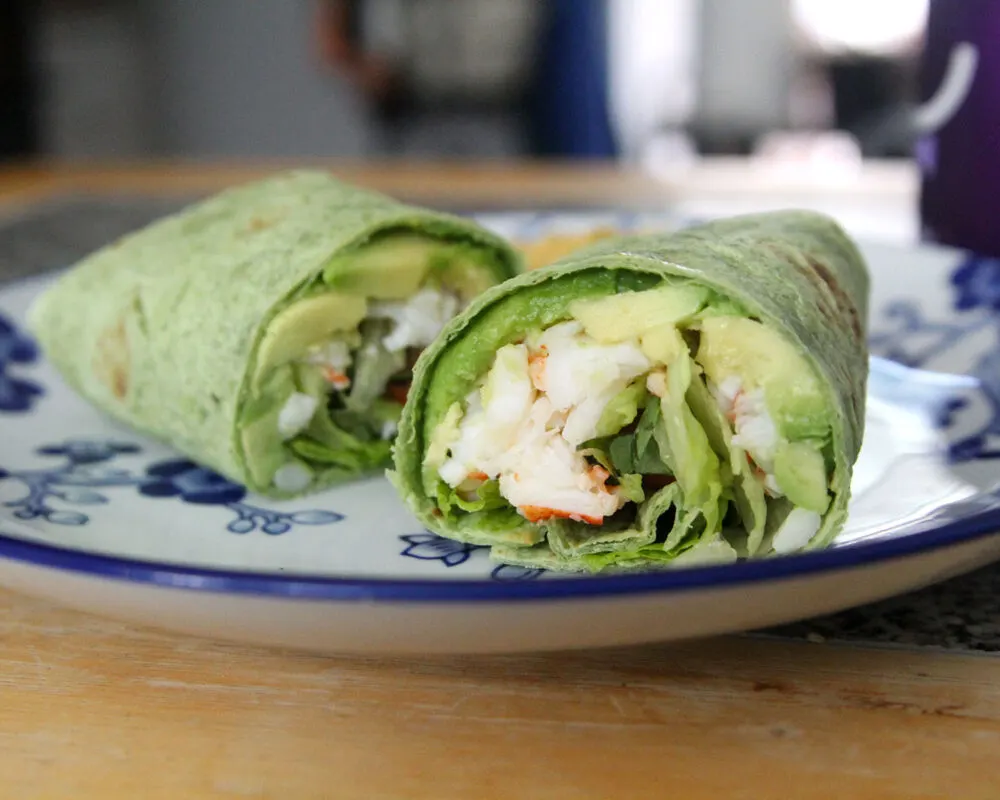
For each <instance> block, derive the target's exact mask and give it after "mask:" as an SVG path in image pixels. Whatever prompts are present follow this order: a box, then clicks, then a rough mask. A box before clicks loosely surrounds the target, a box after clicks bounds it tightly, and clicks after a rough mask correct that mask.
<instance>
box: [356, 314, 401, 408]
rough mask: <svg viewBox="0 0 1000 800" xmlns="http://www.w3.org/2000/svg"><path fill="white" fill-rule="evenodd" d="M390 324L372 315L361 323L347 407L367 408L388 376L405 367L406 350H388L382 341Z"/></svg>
mask: <svg viewBox="0 0 1000 800" xmlns="http://www.w3.org/2000/svg"><path fill="white" fill-rule="evenodd" d="M389 324H390V323H389V322H388V321H386V320H375V319H368V320H365V321H364V322H363V323H361V346H360V347H359V348H358V349H357V350H356V351H355V354H354V376H353V378H352V380H351V389H350V392H349V394H348V395H347V398H346V400H345V403H344V404H345V405H346V406H347V408H348V409H349V410H350V411H355V412H362V411H364V410H366V409H368V408H370V407H371V405H372V403H374V402H375V401H376V400H377V399H378V398H380V397H382V395H383V394H385V387H386V386H387V385H388V384H389V380H390V378H392V377H393V376H394V375H395V374H396V373H398V372H400V371H402V370H403V369H404V368H405V367H406V354H405V353H403V352H398V353H390V352H389V351H388V350H386V349H385V346H384V345H383V344H382V339H383V338H384V337H385V335H386V334H387V333H388V325H389Z"/></svg>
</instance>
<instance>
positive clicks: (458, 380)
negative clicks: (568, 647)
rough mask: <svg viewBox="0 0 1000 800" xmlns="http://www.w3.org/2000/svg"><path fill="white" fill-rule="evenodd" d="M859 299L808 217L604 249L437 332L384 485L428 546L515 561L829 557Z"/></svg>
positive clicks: (855, 425) (533, 278)
mask: <svg viewBox="0 0 1000 800" xmlns="http://www.w3.org/2000/svg"><path fill="white" fill-rule="evenodd" d="M867 293H868V276H867V272H866V268H865V265H864V263H863V261H862V258H861V256H860V255H859V253H858V251H857V249H856V248H855V246H854V245H853V244H852V243H851V241H850V240H849V239H848V238H847V237H846V236H845V234H844V233H843V232H842V231H841V229H840V228H839V227H838V226H837V225H836V223H834V222H833V221H832V220H830V219H828V218H826V217H824V216H821V215H817V214H813V213H808V212H794V211H789V212H780V213H770V214H760V215H752V216H744V217H737V218H733V219H729V220H724V221H719V222H712V223H710V224H707V225H703V226H700V227H696V228H691V229H689V230H687V231H683V232H680V233H677V234H674V235H670V236H638V237H634V238H625V239H618V240H611V241H607V242H604V243H601V244H598V245H595V246H593V247H591V248H589V249H586V250H584V251H580V252H578V253H576V254H574V255H570V256H569V257H567V258H564V259H562V260H561V261H558V262H556V263H554V264H552V265H551V266H548V267H545V268H542V269H540V270H537V271H534V272H528V273H524V274H522V275H520V276H518V277H516V278H514V279H512V280H510V281H507V282H506V283H504V284H502V285H500V286H497V287H495V288H492V289H490V290H488V291H487V292H485V293H484V294H483V295H482V296H481V297H479V298H478V299H477V300H475V301H474V302H473V303H472V304H471V305H470V306H469V308H468V309H466V310H465V311H464V312H463V313H462V314H460V315H459V316H458V317H456V318H455V319H454V320H452V322H451V323H449V324H448V325H447V326H446V327H445V329H444V330H443V332H442V333H441V335H440V336H439V337H438V339H437V341H436V342H435V343H434V344H432V345H431V346H430V347H428V348H427V349H426V350H425V351H424V352H423V355H422V356H421V357H420V360H419V361H418V362H417V366H416V369H415V371H414V382H413V386H412V389H411V392H410V397H409V401H408V404H407V407H406V409H405V410H404V412H403V417H402V420H401V423H400V432H399V437H398V439H397V441H396V444H395V471H394V472H393V473H391V475H390V477H391V478H392V480H393V481H394V483H395V484H396V485H397V487H398V489H399V491H400V493H401V495H402V496H403V497H404V498H405V499H406V501H407V502H408V504H409V506H410V507H411V509H412V510H413V511H414V512H415V513H416V515H417V516H418V517H419V519H420V520H421V521H422V522H423V523H424V524H425V525H427V527H428V528H429V529H431V530H432V531H434V532H436V533H438V534H440V535H442V536H446V537H450V538H453V539H458V540H460V541H464V542H471V543H475V544H480V545H490V546H491V547H492V554H493V556H494V557H495V558H496V559H498V560H500V561H503V562H506V563H510V564H520V565H525V566H530V567H545V568H550V569H557V570H578V571H599V570H602V569H605V568H612V569H625V568H644V567H655V566H666V565H670V564H678V563H686V564H690V563H696V562H715V561H729V560H734V559H737V558H740V557H754V556H765V555H768V554H770V553H784V552H790V551H793V550H799V549H803V548H813V547H820V546H823V545H824V544H826V543H828V542H829V541H830V540H831V539H832V538H833V536H834V535H835V534H836V533H837V532H838V530H840V528H841V527H842V526H843V523H844V521H845V518H846V515H847V504H848V499H849V494H850V482H851V472H852V469H853V465H854V462H855V459H856V458H857V455H858V450H859V447H860V444H861V437H862V433H863V426H864V402H865V385H866V381H867V372H868V357H867V351H866V343H865V324H866V323H865V318H866V308H867Z"/></svg>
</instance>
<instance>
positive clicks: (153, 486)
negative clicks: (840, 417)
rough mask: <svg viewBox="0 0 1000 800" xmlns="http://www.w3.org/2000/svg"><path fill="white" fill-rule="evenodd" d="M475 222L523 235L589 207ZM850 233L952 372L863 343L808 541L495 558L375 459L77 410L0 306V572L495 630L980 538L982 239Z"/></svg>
mask: <svg viewBox="0 0 1000 800" xmlns="http://www.w3.org/2000/svg"><path fill="white" fill-rule="evenodd" d="M486 221H487V223H488V224H490V225H492V226H493V227H495V228H497V229H498V230H500V231H501V232H503V233H506V234H508V235H520V236H522V237H524V236H527V235H541V234H544V233H545V232H548V231H551V230H553V229H559V230H571V229H581V228H586V227H588V226H591V225H594V224H599V223H602V222H606V221H607V220H605V219H600V218H595V217H593V216H589V217H581V216H580V215H574V216H569V215H559V214H545V215H531V214H528V215H525V214H517V215H493V216H490V217H488V218H486ZM613 221H614V222H617V223H618V224H628V225H638V226H643V225H647V224H649V222H650V220H649V219H648V218H639V217H636V216H634V215H630V216H627V217H619V218H617V219H615V220H613ZM864 249H865V251H866V255H867V257H868V259H869V262H870V266H871V269H872V275H873V279H874V281H873V283H874V287H873V296H872V314H871V320H872V322H871V330H872V347H873V352H875V353H881V354H884V355H887V356H889V357H891V358H893V359H895V360H896V361H899V362H902V363H905V364H908V365H910V366H920V367H923V368H927V369H930V370H940V371H942V372H949V373H953V375H943V374H940V373H937V374H935V373H931V372H923V371H917V370H913V369H908V368H906V367H901V366H899V365H897V364H894V363H891V362H887V361H882V360H880V359H875V360H874V361H873V366H872V377H871V385H870V392H869V395H870V396H869V406H868V407H869V412H868V420H867V425H868V430H867V434H866V437H865V445H864V448H863V452H862V456H861V459H860V461H859V463H858V466H857V470H856V475H855V481H854V489H855V498H854V500H853V502H852V505H851V516H850V521H849V523H848V525H847V528H846V529H845V530H844V532H843V534H842V535H841V536H840V537H839V538H838V540H837V542H836V545H835V546H834V547H833V548H831V549H829V550H826V551H824V552H819V553H811V554H807V555H799V556H790V557H783V558H773V559H768V560H764V561H757V562H750V563H742V564H735V565H729V566H719V567H706V568H689V569H677V570H674V571H671V572H665V573H655V574H646V575H625V576H612V577H583V578H581V577H566V576H556V575H552V574H549V573H541V572H540V571H537V570H526V569H522V568H519V567H506V566H498V565H496V564H494V563H491V562H490V560H489V558H488V556H487V553H486V551H485V550H484V549H482V548H478V547H473V546H470V545H463V544H459V543H456V542H451V541H447V540H444V539H440V538H438V537H436V536H433V535H431V534H429V533H427V532H426V531H424V530H422V529H421V528H420V526H419V525H418V524H417V523H416V522H415V521H414V520H413V519H412V518H411V517H410V515H409V514H408V513H407V511H406V510H405V509H404V508H403V506H402V504H401V503H400V502H399V500H398V499H397V498H396V496H395V494H394V493H393V491H392V489H391V488H390V486H389V485H388V483H386V482H385V481H384V480H383V479H380V478H379V479H371V480H367V481H363V482H360V483H357V484H354V485H351V486H348V487H344V488H340V489H335V490H332V491H329V492H327V493H325V494H322V495H319V496H314V497H311V498H308V499H306V500H302V501H297V502H282V503H277V502H273V501H269V500H265V499H261V498H258V497H254V496H251V495H246V494H245V492H244V491H243V489H242V488H241V487H239V486H234V485H232V484H230V483H229V482H227V481H225V480H224V479H221V478H219V477H218V476H215V475H213V474H211V473H209V472H207V471H205V470H202V469H199V468H198V467H196V466H195V465H193V464H190V463H189V462H186V461H184V460H183V458H181V457H180V456H178V454H176V453H174V452H172V451H170V450H169V449H167V448H164V447H163V446H161V445H159V444H156V443H154V442H150V441H148V440H146V439H144V438H143V437H141V436H138V435H137V434H135V433H134V432H132V431H130V430H128V429H125V428H122V427H120V426H118V425H116V424H114V423H112V422H109V421H108V420H106V419H105V418H104V417H102V416H100V415H99V414H97V413H96V412H94V411H93V410H91V408H90V407H89V406H87V405H86V404H85V403H83V402H82V401H81V400H79V399H78V398H77V397H76V396H75V395H74V394H73V393H72V392H70V391H69V390H68V389H67V388H66V386H65V385H64V384H63V383H62V382H61V380H60V379H59V378H58V376H57V375H56V373H55V372H54V371H53V370H52V368H51V367H50V366H49V365H47V364H45V363H41V362H40V361H38V359H37V358H35V354H34V351H33V348H32V346H31V343H30V341H28V340H27V339H25V338H23V336H22V335H19V334H17V333H16V332H15V331H13V330H11V329H10V326H8V327H7V328H4V327H3V324H2V323H0V585H3V586H6V587H9V588H12V589H15V590H20V591H23V592H27V593H31V594H35V595H38V596H42V597H46V598H50V599H52V600H55V601H57V602H60V603H64V604H66V605H70V606H74V607H77V608H81V609H85V610H88V611H93V612H97V613H100V614H105V615H108V616H113V617H118V618H121V619H125V620H130V621H134V622H138V623H145V624H150V625H155V626H160V627H164V628H170V629H174V630H177V631H184V632H188V633H193V634H198V635H205V636H211V637H219V638H225V639H233V640H239V641H245V642H254V643H260V644H267V645H281V646H291V647H296V648H307V649H312V650H319V651H325V652H380V651H396V652H490V651H492V652H503V651H517V650H532V649H553V648H569V647H591V646H601V645H618V644H629V643H636V642H644V641H655V640H666V639H673V638H680V637H690V636H701V635H707V634H714V633H719V632H723V631H735V630H744V629H748V628H757V627H763V626H767V625H772V624H776V623H780V622H787V621H791V620H794V619H799V618H803V617H806V616H811V615H816V614H821V613H826V612H830V611H834V610H837V609H842V608H845V607H848V606H851V605H856V604H859V603H863V602H867V601H870V600H875V599H878V598H882V597H886V596H888V595H891V594H895V593H899V592H902V591H906V590H909V589H913V588H916V587H919V586H922V585H925V584H928V583H931V582H933V581H937V580H941V579H943V578H945V577H949V576H951V575H954V574H957V573H960V572H962V571H965V570H969V569H972V568H974V567H977V566H979V565H982V564H985V563H987V562H989V561H991V560H993V559H996V558H1000V533H997V531H998V530H1000V495H998V494H997V493H996V492H995V491H994V484H995V483H996V482H997V478H998V477H1000V466H998V462H997V461H995V459H996V458H997V457H1000V447H997V441H1000V438H998V436H997V434H1000V350H998V349H997V345H998V341H997V335H998V332H1000V318H998V317H997V316H996V315H995V314H994V308H997V307H1000V262H995V261H987V260H974V259H966V258H965V257H964V256H963V255H962V254H960V253H956V252H954V251H948V250H944V249H913V250H906V249H900V248H892V247H888V246H868V247H865V248H864ZM41 286H42V283H41V282H38V281H36V282H32V283H27V284H18V285H14V286H12V287H7V288H6V289H3V290H0V315H2V316H3V317H6V319H7V321H8V322H9V323H12V324H13V325H14V326H16V327H18V328H20V327H21V326H22V323H23V316H24V311H25V309H26V308H27V306H28V304H29V302H30V301H31V299H32V297H33V296H34V295H35V294H36V293H37V292H38V290H39V289H40V288H41ZM964 374H971V375H975V376H976V377H977V378H978V381H977V380H974V379H972V378H968V377H962V376H963V375H964Z"/></svg>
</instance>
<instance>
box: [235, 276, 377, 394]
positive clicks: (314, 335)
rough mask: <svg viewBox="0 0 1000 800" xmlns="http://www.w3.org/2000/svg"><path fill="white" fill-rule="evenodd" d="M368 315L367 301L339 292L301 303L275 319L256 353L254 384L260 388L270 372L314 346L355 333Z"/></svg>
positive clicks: (269, 324) (291, 306) (318, 296)
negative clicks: (344, 333)
mask: <svg viewBox="0 0 1000 800" xmlns="http://www.w3.org/2000/svg"><path fill="white" fill-rule="evenodd" d="M367 311H368V303H367V302H366V301H365V298H363V297H358V296H355V295H349V294H341V293H340V292H325V293H323V294H318V295H314V296H312V297H307V298H305V299H303V300H298V301H296V302H294V303H292V304H291V305H289V306H288V307H287V308H285V309H283V310H282V311H280V312H279V313H278V315H277V316H276V317H275V318H274V319H272V320H271V321H270V322H269V323H268V325H267V328H266V330H265V331H264V338H263V339H262V340H261V343H260V348H259V350H258V352H257V369H256V373H255V375H254V384H255V385H256V386H259V385H260V382H261V380H262V379H263V376H264V375H266V374H267V372H268V371H270V370H271V369H273V368H275V367H277V366H280V365H281V364H287V363H289V362H290V361H293V360H294V359H296V358H301V357H302V356H303V355H304V354H305V352H306V351H307V350H308V349H309V348H310V347H312V346H313V345H315V344H321V343H323V342H326V341H329V339H330V338H331V337H332V336H333V335H334V334H335V333H338V332H341V331H344V332H353V331H355V330H356V328H357V327H358V325H359V324H360V323H361V320H363V319H364V318H365V314H366V313H367Z"/></svg>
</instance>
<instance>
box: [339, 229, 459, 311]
mask: <svg viewBox="0 0 1000 800" xmlns="http://www.w3.org/2000/svg"><path fill="white" fill-rule="evenodd" d="M441 247H442V243H441V242H440V241H437V240H435V239H431V238H429V237H427V236H423V235H421V234H418V233H393V234H388V235H386V236H382V237H380V238H378V239H376V240H374V241H372V242H369V243H368V244H365V245H363V246H361V247H359V248H356V249H354V250H348V251H347V252H344V253H340V254H338V255H336V256H334V257H333V258H332V259H331V260H330V261H329V263H327V265H326V266H325V267H324V268H323V281H324V283H326V285H327V286H329V287H330V288H332V289H336V290H338V291H342V292H349V293H351V294H358V295H363V296H366V297H370V298H372V299H375V300H405V299H406V298H407V297H410V296H411V295H413V294H414V293H416V291H417V289H419V288H420V286H421V284H423V282H424V278H426V276H427V272H428V271H429V270H430V267H431V260H432V259H433V257H434V255H435V253H436V252H437V251H438V250H440V249H441Z"/></svg>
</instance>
